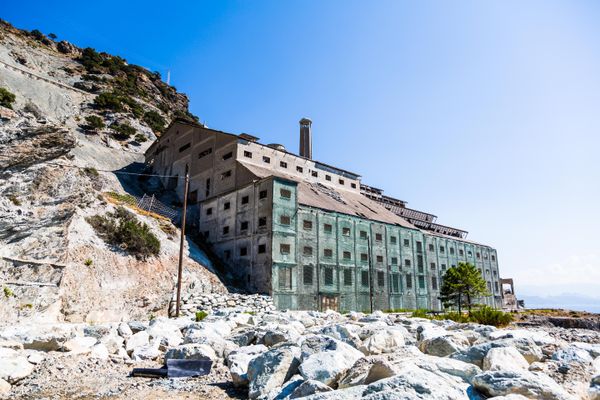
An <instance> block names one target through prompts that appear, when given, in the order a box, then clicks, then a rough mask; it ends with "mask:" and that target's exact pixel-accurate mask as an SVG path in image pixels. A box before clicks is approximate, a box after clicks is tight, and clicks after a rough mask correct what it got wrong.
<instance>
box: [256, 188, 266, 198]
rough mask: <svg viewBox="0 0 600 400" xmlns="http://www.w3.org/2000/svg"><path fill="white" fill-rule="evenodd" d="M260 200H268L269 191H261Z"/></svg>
mask: <svg viewBox="0 0 600 400" xmlns="http://www.w3.org/2000/svg"><path fill="white" fill-rule="evenodd" d="M258 198H259V199H266V198H267V191H266V190H261V191H260V192H259V193H258Z"/></svg>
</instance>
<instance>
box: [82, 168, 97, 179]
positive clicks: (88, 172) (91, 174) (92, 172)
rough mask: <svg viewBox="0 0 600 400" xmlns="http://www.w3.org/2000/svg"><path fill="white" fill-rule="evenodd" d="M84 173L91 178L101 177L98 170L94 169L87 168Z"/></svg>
mask: <svg viewBox="0 0 600 400" xmlns="http://www.w3.org/2000/svg"><path fill="white" fill-rule="evenodd" d="M83 172H84V173H85V174H86V175H87V176H89V177H91V178H97V177H98V176H99V175H100V174H99V173H98V170H97V169H96V168H94V167H86V168H84V169H83Z"/></svg>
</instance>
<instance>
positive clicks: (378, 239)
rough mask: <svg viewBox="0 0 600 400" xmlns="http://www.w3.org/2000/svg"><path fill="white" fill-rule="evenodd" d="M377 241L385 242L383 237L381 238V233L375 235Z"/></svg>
mask: <svg viewBox="0 0 600 400" xmlns="http://www.w3.org/2000/svg"><path fill="white" fill-rule="evenodd" d="M375 240H376V241H378V242H381V241H382V240H383V236H381V233H376V234H375Z"/></svg>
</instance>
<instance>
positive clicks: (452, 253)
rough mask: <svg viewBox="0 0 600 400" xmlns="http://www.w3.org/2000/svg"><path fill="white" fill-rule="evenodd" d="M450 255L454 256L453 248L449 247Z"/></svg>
mask: <svg viewBox="0 0 600 400" xmlns="http://www.w3.org/2000/svg"><path fill="white" fill-rule="evenodd" d="M450 254H451V255H454V247H450Z"/></svg>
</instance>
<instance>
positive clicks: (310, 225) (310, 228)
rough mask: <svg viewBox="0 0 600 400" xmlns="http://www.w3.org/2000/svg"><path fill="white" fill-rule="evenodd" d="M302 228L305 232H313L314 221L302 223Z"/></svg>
mask: <svg viewBox="0 0 600 400" xmlns="http://www.w3.org/2000/svg"><path fill="white" fill-rule="evenodd" d="M302 227H303V228H304V229H305V230H307V231H310V230H312V221H309V220H307V219H305V220H304V221H303V222H302Z"/></svg>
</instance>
